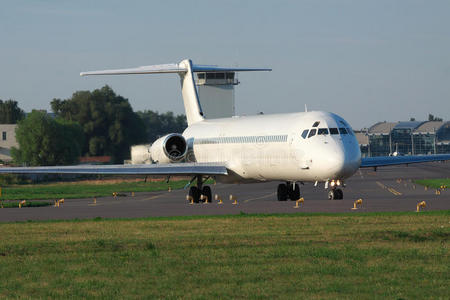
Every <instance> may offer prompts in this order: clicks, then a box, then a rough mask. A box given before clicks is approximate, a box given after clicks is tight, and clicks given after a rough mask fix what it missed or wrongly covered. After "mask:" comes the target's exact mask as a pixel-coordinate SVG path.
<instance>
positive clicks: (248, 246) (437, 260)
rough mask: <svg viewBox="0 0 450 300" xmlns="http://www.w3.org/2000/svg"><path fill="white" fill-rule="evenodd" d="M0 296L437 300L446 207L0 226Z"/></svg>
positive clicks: (449, 214)
mask: <svg viewBox="0 0 450 300" xmlns="http://www.w3.org/2000/svg"><path fill="white" fill-rule="evenodd" d="M0 236H1V239H0V298H69V297H70V298H73V297H75V298H94V297H98V298H112V297H114V298H166V299H174V298H196V299H211V298H216V299H226V298H251V299H262V298H270V299H273V298H283V299H292V298H297V299H299V298H308V299H310V298H313V299H322V298H352V299H373V298H383V299H384V298H388V299H399V298H403V299H422V298H442V299H444V298H447V299H448V295H449V294H450V284H449V283H450V275H449V274H450V258H449V249H448V242H449V238H450V211H441V212H424V213H419V214H417V213H385V214H383V213H376V214H364V215H357V216H356V215H347V214H341V215H314V214H295V215H268V216H264V215H238V216H215V217H178V218H152V219H141V220H101V219H100V220H91V221H58V222H24V223H3V224H1V223H0Z"/></svg>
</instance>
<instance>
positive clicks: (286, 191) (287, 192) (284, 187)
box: [277, 182, 300, 201]
mask: <svg viewBox="0 0 450 300" xmlns="http://www.w3.org/2000/svg"><path fill="white" fill-rule="evenodd" d="M277 198H278V201H286V200H287V199H288V198H289V199H291V200H292V201H295V200H298V199H300V187H299V186H298V184H297V183H294V182H286V183H280V184H279V185H278V190H277Z"/></svg>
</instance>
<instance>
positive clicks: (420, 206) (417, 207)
mask: <svg viewBox="0 0 450 300" xmlns="http://www.w3.org/2000/svg"><path fill="white" fill-rule="evenodd" d="M425 206H427V203H426V202H425V201H422V202H419V203H417V206H416V212H420V209H421V208H424V207H425Z"/></svg>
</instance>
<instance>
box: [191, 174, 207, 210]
mask: <svg viewBox="0 0 450 300" xmlns="http://www.w3.org/2000/svg"><path fill="white" fill-rule="evenodd" d="M196 178H197V186H191V187H190V188H189V196H190V197H192V200H193V202H194V203H199V202H200V200H201V201H203V202H206V201H208V202H211V201H212V193H211V188H210V187H209V186H207V185H205V186H203V184H204V183H205V181H206V180H208V178H206V179H205V180H203V178H202V175H197V176H196ZM202 196H203V197H202Z"/></svg>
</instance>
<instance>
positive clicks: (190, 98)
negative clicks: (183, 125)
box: [80, 59, 271, 125]
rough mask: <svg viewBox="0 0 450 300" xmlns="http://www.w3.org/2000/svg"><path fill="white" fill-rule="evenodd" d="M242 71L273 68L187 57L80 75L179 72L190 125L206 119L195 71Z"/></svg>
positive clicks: (81, 74)
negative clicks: (214, 63)
mask: <svg viewBox="0 0 450 300" xmlns="http://www.w3.org/2000/svg"><path fill="white" fill-rule="evenodd" d="M240 71H271V69H253V68H221V67H217V66H204V65H194V64H192V61H191V60H190V59H185V60H183V61H181V62H180V63H178V64H163V65H152V66H143V67H138V68H129V69H116V70H103V71H90V72H81V73H80V76H88V75H130V74H164V73H177V74H178V75H179V76H180V79H181V93H182V96H183V102H184V109H185V112H186V118H187V123H188V125H191V124H193V123H196V122H200V121H202V120H203V119H204V117H203V112H202V108H201V105H200V101H199V97H198V93H197V88H196V85H195V80H194V72H240Z"/></svg>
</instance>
